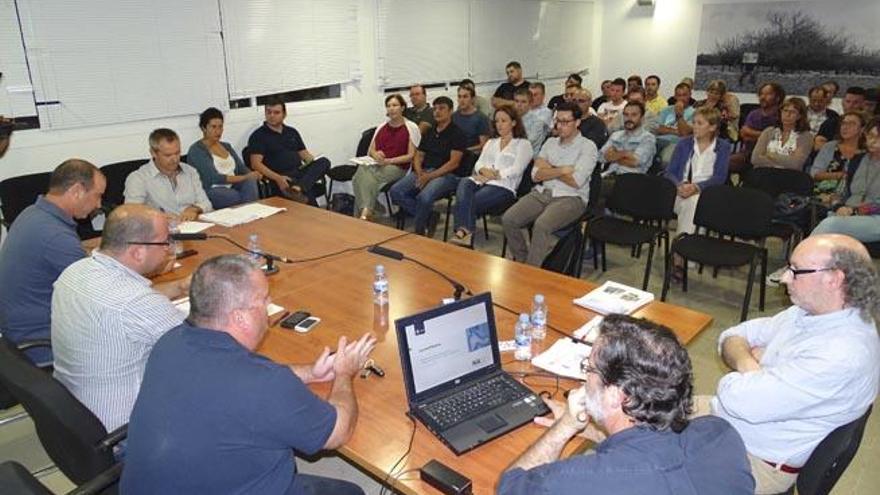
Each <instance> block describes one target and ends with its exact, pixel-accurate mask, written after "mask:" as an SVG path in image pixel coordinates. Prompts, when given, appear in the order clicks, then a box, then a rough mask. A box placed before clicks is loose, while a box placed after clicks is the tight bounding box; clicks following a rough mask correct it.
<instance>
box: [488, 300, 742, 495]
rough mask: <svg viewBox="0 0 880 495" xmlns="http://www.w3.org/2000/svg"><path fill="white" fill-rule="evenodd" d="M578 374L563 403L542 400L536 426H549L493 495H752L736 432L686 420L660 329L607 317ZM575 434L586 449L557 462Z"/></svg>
mask: <svg viewBox="0 0 880 495" xmlns="http://www.w3.org/2000/svg"><path fill="white" fill-rule="evenodd" d="M582 370H583V372H584V373H585V375H586V380H585V381H584V385H583V387H581V388H578V389H575V390H572V391H571V392H570V393H569V394H568V401H567V404H562V403H559V402H556V401H550V400H548V401H546V402H547V404H548V406H549V407H550V409H551V410H552V411H553V415H554V418H553V419H549V418H535V422H536V423H538V424H541V425H544V426H548V427H549V429H548V430H547V431H546V432H545V433H544V435H543V436H541V438H540V439H538V441H537V442H535V444H534V445H532V446H531V447H530V448H529V449H528V450H527V451H526V452H525V453H523V454H522V455H521V456H520V457H519V458H518V459H516V460H515V461H514V462H513V464H512V465H511V466H510V467H509V468H508V469H507V471H506V472H505V473H504V474H503V475H502V477H501V481H500V483H499V485H498V493H499V494H505V495H506V494H524V495H525V494H529V495H532V494H551V493H553V494H556V493H584V492H585V487H589V490H586V491H589V492H590V493H628V494H646V495H647V494H652V495H653V494H658V495H662V494H670V495H672V494H676V495H678V494H685V493H699V494H710V495H714V494H717V495H722V494H724V495H736V494H751V493H754V487H755V482H754V480H753V479H752V477H751V475H750V474H749V466H748V462H747V461H746V451H745V448H744V447H743V442H742V440H741V439H740V438H739V435H737V434H736V431H734V429H733V428H731V427H730V425H729V424H728V423H727V422H725V421H722V420H721V419H719V418H698V419H695V420H690V419H689V415H690V413H691V406H692V401H691V393H692V389H693V373H692V370H691V362H690V359H689V358H688V354H687V351H686V350H685V348H684V347H683V346H682V345H681V344H680V343H679V342H678V340H677V339H676V338H675V335H674V334H673V333H672V332H671V331H670V330H669V329H667V328H665V327H662V326H660V325H657V324H655V323H651V322H649V321H648V320H643V319H636V318H633V317H631V316H626V315H608V316H606V317H605V319H604V321H603V322H602V326H601V327H600V333H599V337H598V338H597V339H596V342H595V344H594V345H593V349H592V351H591V353H590V356H589V357H588V358H587V360H586V361H584V363H583V364H582ZM577 435H580V436H583V437H586V438H588V439H589V440H592V441H594V442H595V443H596V444H597V445H596V446H595V449H594V450H593V451H592V452H591V453H588V454H586V455H573V456H571V457H569V458H567V459H564V460H559V457H560V455H561V453H562V450H563V448H564V447H565V444H566V443H568V441H569V440H570V439H572V438H573V437H575V436H577Z"/></svg>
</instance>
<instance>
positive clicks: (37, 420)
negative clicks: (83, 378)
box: [0, 337, 127, 493]
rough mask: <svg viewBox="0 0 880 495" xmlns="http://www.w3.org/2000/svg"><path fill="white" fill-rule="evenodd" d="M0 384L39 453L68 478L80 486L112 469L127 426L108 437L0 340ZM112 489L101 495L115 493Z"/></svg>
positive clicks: (88, 415) (69, 397)
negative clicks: (30, 429) (30, 426)
mask: <svg viewBox="0 0 880 495" xmlns="http://www.w3.org/2000/svg"><path fill="white" fill-rule="evenodd" d="M0 384H2V385H3V386H4V387H6V388H7V389H8V390H9V392H10V393H11V394H12V396H13V397H15V398H16V399H17V400H18V401H19V402H21V404H22V406H24V409H25V410H26V411H27V412H28V414H29V415H30V416H31V419H32V420H33V422H34V426H35V427H36V430H37V436H38V437H39V438H40V443H42V445H43V448H44V449H45V450H46V452H47V453H48V454H49V457H50V458H51V459H52V461H53V462H54V463H55V465H56V466H58V468H59V469H60V470H61V472H62V473H64V475H65V476H67V478H68V479H70V480H71V481H73V482H74V483H76V484H77V485H81V484H84V483H87V482H89V481H91V480H92V479H94V478H96V477H98V476H99V475H101V474H102V473H104V472H105V471H107V470H109V469H111V468H112V467H113V466H114V464H116V460H115V459H114V457H113V447H114V446H115V445H116V444H117V443H119V442H120V441H121V440H122V439H124V438H125V435H126V431H127V425H125V426H122V427H120V428H118V429H117V430H115V431H114V432H112V433H110V434H108V433H107V430H106V429H105V428H104V425H102V424H101V421H100V420H99V419H98V418H97V417H96V416H95V415H94V414H93V413H92V412H91V411H89V409H88V408H86V407H85V406H84V405H83V404H82V403H81V402H80V401H79V400H77V399H76V398H75V397H74V396H73V395H72V394H71V393H70V392H69V391H68V390H67V389H66V388H65V387H64V385H62V384H61V383H59V382H58V381H57V380H55V379H54V378H53V377H52V375H50V374H49V373H47V372H45V371H43V370H41V369H39V368H37V367H35V366H34V365H33V364H31V362H30V360H28V359H27V357H25V356H24V354H22V353H21V351H19V350H18V349H17V348H16V347H15V346H14V345H12V344H11V343H10V342H9V341H8V340H6V339H5V338H3V337H0ZM115 492H116V485H115V484H114V485H112V486H109V487H108V488H107V489H106V490H104V492H102V493H115Z"/></svg>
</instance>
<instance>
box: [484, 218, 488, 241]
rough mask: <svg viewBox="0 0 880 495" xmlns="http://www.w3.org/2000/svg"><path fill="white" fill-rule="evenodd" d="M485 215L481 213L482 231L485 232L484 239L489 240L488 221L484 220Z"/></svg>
mask: <svg viewBox="0 0 880 495" xmlns="http://www.w3.org/2000/svg"><path fill="white" fill-rule="evenodd" d="M486 216H487V215H483V232H484V233H485V234H486V240H487V241H488V240H489V221H488V220H486Z"/></svg>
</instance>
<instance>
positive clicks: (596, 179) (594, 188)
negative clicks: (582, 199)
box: [587, 163, 602, 217]
mask: <svg viewBox="0 0 880 495" xmlns="http://www.w3.org/2000/svg"><path fill="white" fill-rule="evenodd" d="M601 197H602V166H601V165H600V164H599V163H597V164H596V166H595V167H593V173H592V174H590V194H589V197H588V198H587V216H591V217H597V216H599V215H600V214H601V213H602V212H601V211H599V208H600V207H601V205H600V204H599V199H600V198H601Z"/></svg>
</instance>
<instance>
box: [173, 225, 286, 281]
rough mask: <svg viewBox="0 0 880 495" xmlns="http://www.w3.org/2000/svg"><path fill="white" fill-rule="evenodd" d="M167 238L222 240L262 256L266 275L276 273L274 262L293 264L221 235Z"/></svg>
mask: <svg viewBox="0 0 880 495" xmlns="http://www.w3.org/2000/svg"><path fill="white" fill-rule="evenodd" d="M168 238H169V239H171V240H173V241H204V240H207V239H223V240H224V241H226V242H228V243H230V244H232V245H233V246H235V247H237V248H239V249H241V250H242V251H244V252H246V253H250V254H255V255H257V256H262V257H263V259H265V260H266V268H265V269H264V271H265V272H266V275H273V274H275V273H278V267H277V266H275V264H274V263H273V262H275V261H278V262H281V263H293V261H291V260H290V258H285V257H284V256H278V255H276V254H272V253H267V252H265V251H254V250H251V249H248V248H247V247H245V246H242V245H241V244H239V243H238V242H236V241H235V240H234V239H232V238H231V237H229V236H226V235H223V234H211V235H208V234H205V233H204V232H196V233H192V234H181V233H174V234H170V235H169V236H168Z"/></svg>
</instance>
